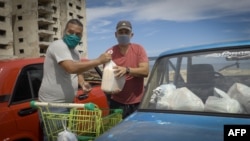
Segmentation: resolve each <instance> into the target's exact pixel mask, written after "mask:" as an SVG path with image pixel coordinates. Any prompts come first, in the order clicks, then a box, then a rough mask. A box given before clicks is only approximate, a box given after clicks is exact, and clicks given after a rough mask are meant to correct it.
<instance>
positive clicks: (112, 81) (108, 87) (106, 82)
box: [101, 60, 125, 94]
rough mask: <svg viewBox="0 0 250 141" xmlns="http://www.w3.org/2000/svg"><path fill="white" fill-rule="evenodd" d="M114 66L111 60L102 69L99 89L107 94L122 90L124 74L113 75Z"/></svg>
mask: <svg viewBox="0 0 250 141" xmlns="http://www.w3.org/2000/svg"><path fill="white" fill-rule="evenodd" d="M114 66H116V64H115V63H114V62H113V61H112V60H111V61H110V62H108V63H106V64H105V67H104V69H103V76H102V84H101V89H102V90H103V91H104V92H106V93H108V94H112V92H114V91H117V90H122V89H123V87H124V84H125V76H122V77H115V74H114V69H113V67H114Z"/></svg>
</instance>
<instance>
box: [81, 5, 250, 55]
mask: <svg viewBox="0 0 250 141" xmlns="http://www.w3.org/2000/svg"><path fill="white" fill-rule="evenodd" d="M249 7H250V1H249V0H86V8H87V10H86V13H87V16H86V18H87V44H88V58H90V59H94V58H97V57H98V56H99V55H100V54H101V53H103V52H105V51H106V49H108V48H109V47H111V46H113V45H114V44H117V41H116V38H115V35H114V33H115V27H116V24H117V22H118V21H119V20H129V21H131V23H132V26H133V33H134V36H133V38H132V40H131V42H136V43H139V44H141V45H142V46H144V48H145V50H146V52H147V54H148V56H158V55H159V54H160V53H161V52H163V51H166V50H169V49H172V48H180V47H188V46H192V45H200V44H207V43H215V42H224V41H235V40H248V39H249V40H250V8H249Z"/></svg>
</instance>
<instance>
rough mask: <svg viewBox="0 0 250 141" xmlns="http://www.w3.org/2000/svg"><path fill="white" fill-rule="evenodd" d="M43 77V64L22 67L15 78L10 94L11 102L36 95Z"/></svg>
mask: <svg viewBox="0 0 250 141" xmlns="http://www.w3.org/2000/svg"><path fill="white" fill-rule="evenodd" d="M42 77H43V65H42V64H35V65H29V66H26V67H24V68H23V69H22V70H21V73H20V75H19V77H18V79H17V82H16V85H15V88H14V92H13V95H12V101H11V102H12V103H17V102H20V101H25V100H30V99H34V98H37V97H38V90H39V88H40V85H41V82H42Z"/></svg>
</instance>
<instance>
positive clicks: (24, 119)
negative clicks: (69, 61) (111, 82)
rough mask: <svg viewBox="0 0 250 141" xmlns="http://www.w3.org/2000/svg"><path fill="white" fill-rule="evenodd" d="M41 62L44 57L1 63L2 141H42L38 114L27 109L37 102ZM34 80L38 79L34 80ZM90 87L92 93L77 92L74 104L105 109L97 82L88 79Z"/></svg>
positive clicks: (105, 102)
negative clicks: (87, 104) (94, 105)
mask: <svg viewBox="0 0 250 141" xmlns="http://www.w3.org/2000/svg"><path fill="white" fill-rule="evenodd" d="M83 61H88V60H86V59H84V60H83ZM43 62H44V58H25V59H8V60H0V140H1V141H12V140H25V141H26V140H32V141H38V140H41V139H42V136H43V135H42V130H41V129H40V123H39V117H38V111H37V109H34V108H32V107H30V101H32V100H37V94H38V90H39V87H40V84H41V78H42V75H43ZM93 70H94V71H96V74H98V75H99V76H100V78H101V74H100V72H101V71H100V70H98V68H95V69H93ZM96 74H95V75H96ZM36 78H39V79H40V80H39V81H37V79H36ZM35 80H36V81H35ZM86 80H88V79H86ZM90 84H92V90H91V92H89V93H88V94H84V92H83V91H82V90H81V89H79V91H78V95H77V96H76V98H75V102H76V103H87V102H92V103H95V104H96V105H98V106H99V107H100V108H108V102H107V98H106V95H105V94H104V93H103V91H102V90H101V88H100V84H101V83H100V79H99V80H91V81H90Z"/></svg>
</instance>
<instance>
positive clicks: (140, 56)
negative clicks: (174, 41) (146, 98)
mask: <svg viewBox="0 0 250 141" xmlns="http://www.w3.org/2000/svg"><path fill="white" fill-rule="evenodd" d="M133 35H134V34H133V32H132V25H131V23H130V22H129V21H126V20H125V21H119V22H118V23H117V26H116V32H115V37H116V39H117V41H118V44H117V45H114V46H113V47H111V48H109V49H108V50H107V52H112V60H113V61H114V62H115V63H116V65H117V66H115V67H114V69H115V71H114V72H115V75H116V77H121V76H124V75H125V76H126V82H125V85H124V87H123V89H122V90H121V91H114V92H112V94H111V98H110V107H111V108H122V109H123V118H125V117H127V116H128V115H130V114H131V113H133V112H134V111H135V110H136V109H137V107H138V106H139V103H140V101H141V98H142V96H143V90H144V78H145V77H147V76H148V73H149V63H148V56H147V54H146V51H145V50H144V48H143V47H142V46H141V45H139V44H137V43H131V42H130V39H131V38H132V37H133Z"/></svg>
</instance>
